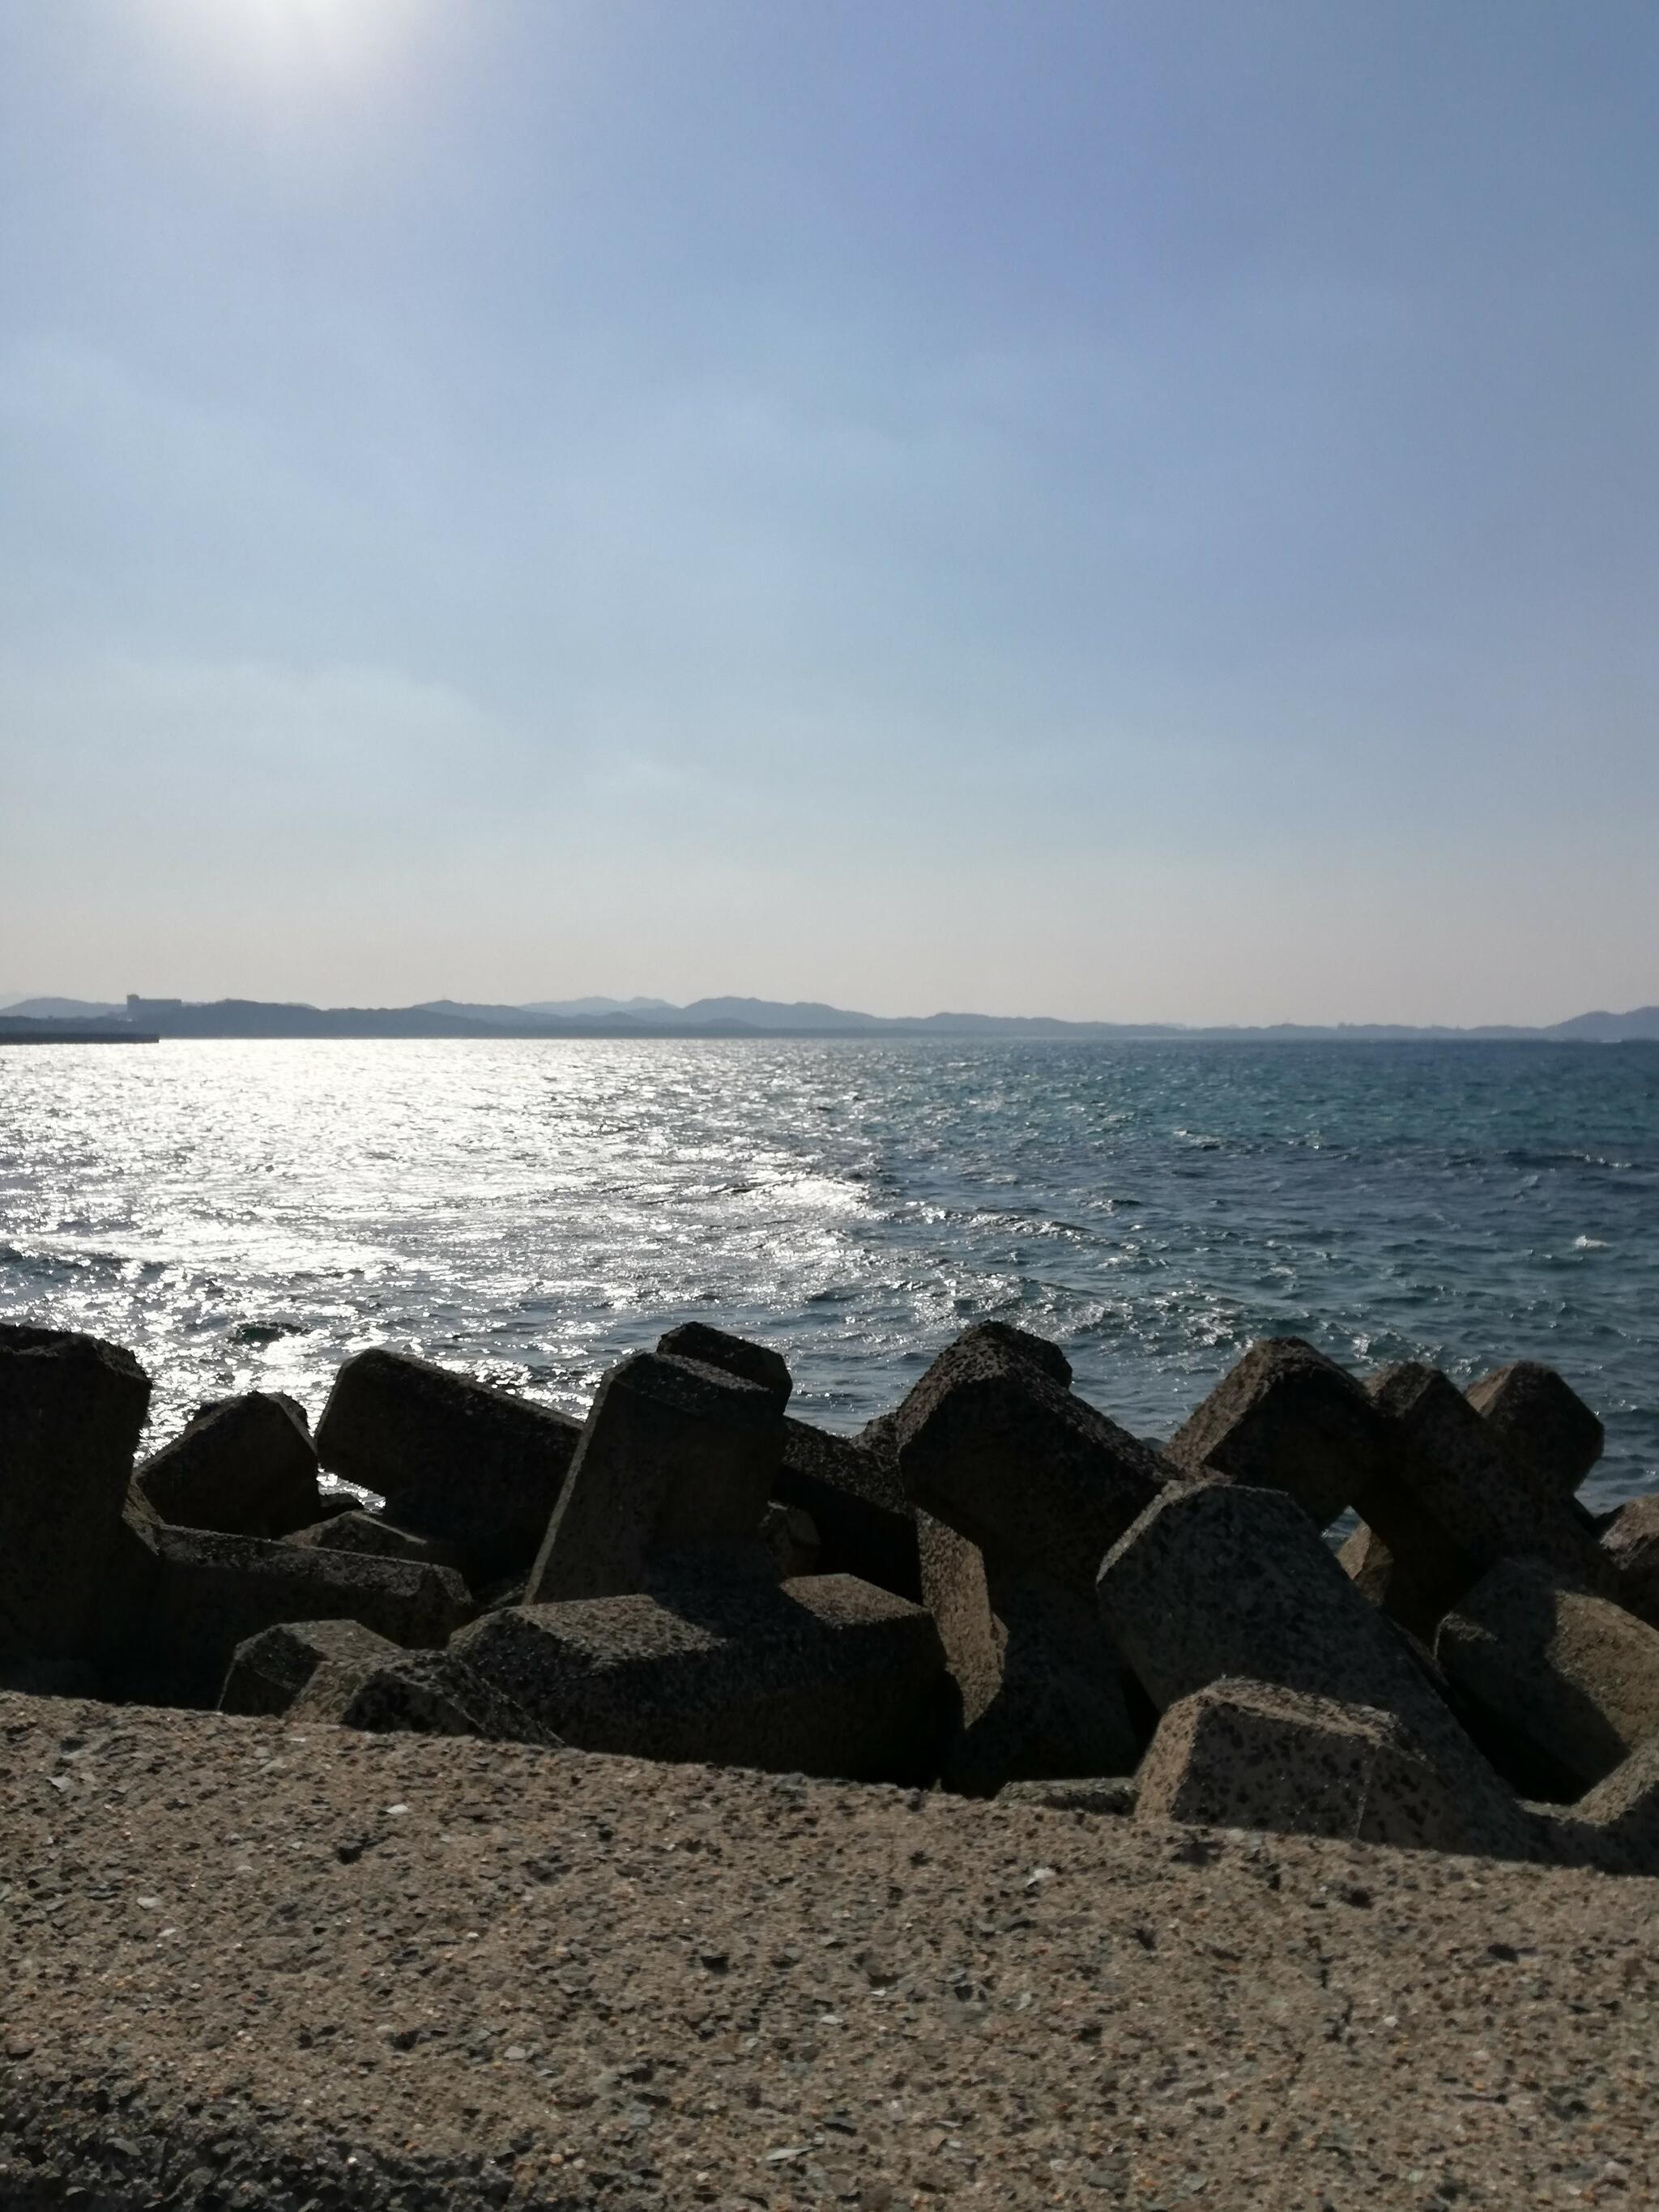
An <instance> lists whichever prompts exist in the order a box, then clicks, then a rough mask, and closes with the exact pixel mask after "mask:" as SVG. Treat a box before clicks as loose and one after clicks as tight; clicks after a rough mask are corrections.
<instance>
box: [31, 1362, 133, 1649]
mask: <svg viewBox="0 0 1659 2212" xmlns="http://www.w3.org/2000/svg"><path fill="white" fill-rule="evenodd" d="M148 1408H149V1376H147V1375H146V1374H145V1373H144V1370H143V1368H142V1367H140V1365H139V1364H138V1363H137V1360H136V1359H135V1358H133V1356H132V1354H131V1352H125V1351H123V1350H122V1348H121V1346H119V1345H117V1344H106V1343H105V1342H104V1341H103V1340H102V1339H101V1338H100V1337H95V1336H79V1335H76V1334H71V1333H70V1332H68V1331H65V1330H63V1329H49V1328H28V1327H27V1326H25V1325H23V1324H21V1323H17V1322H8V1323H5V1324H3V1325H0V1666H7V1665H10V1664H12V1663H14V1662H40V1661H47V1660H54V1659H68V1658H74V1657H77V1656H80V1655H81V1654H82V1652H83V1651H84V1650H85V1648H86V1645H87V1644H88V1638H92V1637H93V1636H94V1635H95V1632H96V1630H97V1627H98V1620H97V1614H98V1611H99V1607H100V1604H101V1601H102V1598H103V1589H104V1583H105V1580H106V1576H107V1575H108V1573H109V1571H110V1569H111V1564H112V1559H113V1557H114V1554H115V1551H116V1547H117V1546H118V1541H119V1536H120V1529H121V1514H122V1508H123V1505H124V1503H125V1498H126V1494H127V1486H128V1483H129V1481H130V1480H131V1474H132V1455H133V1453H134V1451H135V1449H137V1443H138V1437H139V1434H140V1431H142V1430H143V1425H144V1415H145V1413H146V1412H147V1410H148Z"/></svg>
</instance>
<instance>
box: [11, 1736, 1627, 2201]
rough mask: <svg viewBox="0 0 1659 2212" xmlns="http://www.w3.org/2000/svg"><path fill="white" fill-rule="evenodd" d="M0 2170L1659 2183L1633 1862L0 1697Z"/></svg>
mask: <svg viewBox="0 0 1659 2212" xmlns="http://www.w3.org/2000/svg"><path fill="white" fill-rule="evenodd" d="M0 2057H3V2064H0V2207H4V2208H6V2212H38V2208H41V2207H44V2206H46V2205H48V2204H53V2203H58V2202H59V2201H60V2200H61V2199H62V2198H63V2197H64V2195H65V2194H66V2192H67V2191H69V2190H70V2189H71V2188H75V2189H80V2190H84V2191H88V2195H87V2196H85V2197H81V2198H79V2199H78V2200H76V2201H78V2203H80V2204H81V2205H82V2207H83V2208H85V2212H125V2207H128V2206H138V2205H148V2204H151V2203H157V2202H159V2201H160V2200H161V2199H165V2200H166V2202H167V2205H168V2206H169V2207H179V2208H181V2212H192V2208H196V2207H207V2206H220V2205H226V2206H232V2207H237V2208H243V2207H246V2208H247V2212H254V2208H256V2207H258V2208H260V2212H264V2208H267V2207H283V2206H292V2207H293V2208H295V2212H300V2208H301V2207H303V2206H306V2205H307V2204H310V2205H312V2206H313V2208H317V2212H321V2209H322V2208H329V2207H334V2206H340V2207H344V2206H346V2205H359V2204H361V2205H363V2206H379V2205H382V2204H386V2205H391V2204H401V2205H405V2206H409V2207H410V2208H416V2207H419V2208H425V2207H428V2206H430V2207H437V2206H439V2205H443V2206H445V2207H447V2208H449V2207H453V2208H460V2212H465V2208H467V2207H470V2206H471V2205H474V2204H483V2203H489V2204H509V2203H534V2204H537V2205H544V2206H548V2207H559V2208H570V2212H574V2208H577V2207H586V2206H602V2207H605V2208H608V2209H610V2208H634V2207H664V2206H680V2205H687V2206H693V2205H704V2204H711V2205H718V2206H729V2207H738V2206H750V2205H764V2206H775V2207H781V2206H796V2205H812V2206H817V2205H824V2204H835V2203H844V2204H852V2205H857V2206H861V2207H882V2206H896V2205H912V2204H920V2205H933V2204H936V2203H945V2202H946V2201H950V2200H952V2199H956V2198H961V2199H964V2200H969V2201H975V2202H983V2203H994V2204H998V2205H1014V2206H1024V2205H1037V2204H1055V2203H1058V2204H1066V2205H1071V2204H1076V2205H1083V2206H1093V2205H1097V2204H1098V2205H1103V2206H1104V2205H1112V2204H1116V2203H1127V2204H1132V2205H1133V2206H1136V2207H1138V2208H1158V2207H1184V2206H1188V2205H1195V2206H1197V2207H1199V2208H1200V2212H1207V2208H1210V2207H1216V2208H1220V2207H1226V2208H1228V2212H1235V2208H1239V2207H1263V2208H1267V2207H1272V2208H1273V2212H1300V2209H1301V2208H1308V2212H1317V2208H1321V2207H1335V2208H1340V2212H1347V2208H1349V2207H1354V2208H1358V2207H1364V2208H1366V2212H1376V2208H1381V2207H1394V2206H1413V2207H1423V2208H1428V2212H1438V2208H1441V2207H1444V2206H1447V2205H1458V2206H1465V2205H1471V2204H1474V2205H1492V2206H1500V2205H1501V2206H1504V2207H1516V2206H1523V2205H1528V2206H1529V2205H1535V2204H1541V2205H1553V2204H1557V2203H1561V2204H1567V2203H1577V2204H1591V2203H1601V2204H1619V2205H1622V2206H1626V2207H1637V2206H1645V2205H1650V2204H1654V2203H1659V2098H1656V2076H1659V1883H1652V1882H1638V1881H1608V1880H1606V1879H1603V1878H1601V1877H1598V1876H1595V1875H1578V1874H1559V1873H1547V1872H1544V1871H1541V1870H1540V1869H1533V1868H1527V1867H1498V1866H1494V1865H1491V1864H1488V1863H1484V1862H1480V1861H1474V1860H1458V1859H1434V1858H1431V1857H1426V1856H1408V1855H1405V1854H1401V1853H1394V1852H1384V1851H1370V1850H1362V1849H1359V1848H1358V1847H1349V1846H1341V1845H1324V1844H1301V1843H1296V1842H1291V1841H1286V1840H1284V1839H1279V1838H1274V1839H1271V1840H1269V1839H1264V1838H1252V1837H1243V1836H1239V1835H1237V1834H1234V1835H1222V1836H1210V1835H1206V1834H1205V1833H1204V1832H1200V1831H1183V1830H1180V1829H1173V1828H1171V1829H1158V1830H1152V1829H1141V1828H1137V1827H1135V1826H1132V1825H1131V1824H1129V1823H1127V1822H1126V1821H1124V1820H1118V1819H1113V1818H1111V1817H1109V1816H1099V1815H1090V1814H1080V1813H1071V1812H1048V1811H1042V1810H1038V1809H1036V1808H1028V1807H1025V1806H1021V1805H1009V1804H1004V1805H994V1804H981V1803H968V1802H959V1801H952V1800H949V1799H945V1798H939V1797H931V1798H924V1797H921V1796H914V1797H913V1796H907V1795H905V1794H904V1793H902V1792H900V1791H897V1790H856V1789H852V1788H842V1787H839V1786H836V1785H834V1784H817V1783H814V1784H805V1783H798V1782H791V1781H788V1780H780V1779H777V1778H765V1777H759V1776H752V1775H739V1774H732V1773H721V1772H717V1771H713V1770H710V1769H707V1768H701V1767H651V1766H645V1765H639V1764H636V1763H635V1762H631V1761H628V1760H623V1759H600V1758H591V1757H585V1756H583V1755H581V1754H580V1753H553V1752H542V1751H534V1750H530V1749H527V1748H521V1747H513V1746H506V1747H503V1746H488V1747H486V1746H483V1745H480V1744H476V1743H472V1742H469V1741H447V1740H436V1739H430V1738H416V1737H378V1738H377V1737H371V1736H365V1735H352V1734H350V1733H348V1732H346V1731H344V1730H338V1729H331V1728H328V1727H325V1726H320V1725H313V1726H310V1727H297V1728H296V1727H291V1726H289V1725H288V1724H286V1723H283V1722H281V1721H252V1720H230V1719H221V1718H217V1717H210V1716H201V1715H193V1714H184V1713H161V1712H155V1711H143V1710H139V1709H126V1710H117V1709H112V1708H110V1707H102V1706H96V1705H74V1704H70V1703H67V1702H58V1701H47V1700H30V1699H22V1698H16V1697H3V1698H0Z"/></svg>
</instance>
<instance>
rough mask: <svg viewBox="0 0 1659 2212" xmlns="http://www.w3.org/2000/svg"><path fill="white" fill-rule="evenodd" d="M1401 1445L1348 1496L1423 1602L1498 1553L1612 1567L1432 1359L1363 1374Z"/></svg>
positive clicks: (1466, 1579) (1571, 1567)
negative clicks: (1382, 1470) (1430, 1364)
mask: <svg viewBox="0 0 1659 2212" xmlns="http://www.w3.org/2000/svg"><path fill="white" fill-rule="evenodd" d="M1365 1388H1366V1389H1367V1391H1368V1392H1369V1394H1370V1397H1371V1399H1372V1401H1373V1402H1374V1403H1375V1404H1376V1406H1377V1407H1378V1408H1379V1409H1380V1410H1381V1411H1382V1412H1383V1413H1386V1414H1387V1415H1388V1416H1389V1418H1390V1419H1392V1420H1393V1421H1394V1422H1395V1425H1396V1428H1397V1431H1398V1434H1399V1437H1400V1442H1401V1449H1400V1450H1399V1451H1397V1452H1396V1453H1395V1455H1394V1457H1393V1459H1392V1460H1391V1462H1389V1466H1388V1468H1387V1469H1386V1471H1385V1473H1384V1474H1382V1475H1381V1476H1380V1477H1379V1478H1378V1479H1377V1480H1375V1481H1373V1482H1371V1483H1370V1484H1369V1485H1368V1486H1367V1487H1366V1489H1365V1490H1364V1492H1363V1493H1362V1494H1361V1495H1360V1496H1359V1497H1358V1498H1356V1500H1355V1505H1356V1509H1357V1510H1358V1514H1359V1517H1360V1519H1361V1520H1362V1521H1364V1522H1365V1523H1366V1524H1367V1525H1368V1526H1369V1527H1370V1528H1375V1529H1376V1532H1377V1534H1378V1535H1380V1536H1381V1538H1382V1539H1383V1543H1384V1544H1385V1545H1386V1546H1387V1547H1388V1549H1389V1552H1390V1553H1392V1555H1393V1556H1394V1557H1395V1559H1397V1560H1399V1562H1400V1564H1401V1568H1402V1569H1403V1570H1404V1571H1406V1572H1407V1573H1408V1574H1409V1575H1410V1576H1411V1577H1413V1583H1414V1584H1415V1585H1416V1587H1417V1588H1418V1589H1419V1592H1421V1593H1424V1594H1427V1593H1429V1592H1432V1593H1433V1596H1432V1600H1431V1609H1434V1608H1436V1607H1437V1610H1438V1611H1439V1612H1440V1613H1444V1612H1446V1611H1448V1610H1449V1608H1450V1607H1451V1606H1452V1605H1454V1604H1455V1602H1456V1601H1457V1599H1458V1598H1459V1597H1460V1596H1462V1593H1463V1592H1464V1590H1466V1589H1468V1587H1469V1585H1470V1583H1473V1582H1475V1581H1477V1580H1478V1579H1479V1578H1480V1576H1481V1575H1483V1574H1485V1572H1486V1570H1487V1569H1488V1568H1489V1567H1495V1566H1496V1565H1498V1562H1499V1561H1500V1560H1502V1559H1514V1558H1521V1557H1526V1556H1528V1555H1533V1556H1535V1557H1537V1558H1540V1559H1547V1560H1548V1561H1549V1563H1550V1564H1551V1565H1553V1566H1556V1567H1559V1568H1560V1569H1561V1570H1562V1571H1564V1572H1565V1573H1566V1574H1569V1575H1571V1576H1572V1577H1573V1578H1574V1579H1575V1580H1576V1581H1578V1582H1580V1583H1583V1584H1584V1585H1585V1587H1586V1588H1589V1589H1595V1588H1598V1587H1601V1588H1608V1589H1610V1588H1611V1586H1612V1582H1613V1577H1612V1574H1611V1571H1610V1570H1609V1568H1608V1566H1607V1561H1606V1559H1605V1558H1604V1557H1603V1555H1602V1554H1601V1551H1600V1549H1599V1547H1597V1545H1596V1542H1595V1537H1594V1535H1593V1534H1592V1533H1591V1531H1590V1530H1589V1528H1587V1527H1586V1525H1585V1523H1584V1522H1583V1518H1582V1517H1581V1516H1579V1514H1578V1513H1577V1510H1575V1507H1574V1505H1573V1502H1572V1500H1571V1499H1570V1498H1563V1497H1562V1496H1561V1495H1560V1493H1559V1490H1557V1489H1554V1488H1553V1487H1552V1486H1551V1485H1550V1484H1549V1483H1547V1482H1546V1481H1545V1480H1542V1479H1541V1477H1540V1476H1539V1475H1538V1474H1536V1473H1535V1472H1534V1469H1533V1467H1532V1466H1531V1464H1530V1463H1529V1462H1528V1461H1526V1460H1522V1459H1519V1458H1516V1456H1514V1455H1512V1454H1511V1453H1510V1452H1509V1451H1508V1450H1506V1449H1505V1448H1504V1443H1503V1442H1502V1439H1501V1437H1500V1434H1499V1432H1498V1430H1497V1429H1496V1428H1495V1427H1494V1426H1493V1425H1492V1423H1491V1422H1490V1421H1489V1420H1487V1419H1485V1418H1484V1417H1483V1416H1482V1415H1481V1414H1480V1413H1477V1412H1476V1410H1475V1408H1474V1407H1473V1406H1472V1405H1471V1404H1470V1403H1469V1401H1468V1399H1467V1398H1465V1397H1464V1395H1463V1394H1462V1391H1460V1390H1459V1389H1456V1388H1455V1385H1454V1384H1452V1383H1449V1382H1448V1381H1447V1380H1446V1377H1445V1376H1443V1375H1442V1374H1440V1373H1439V1372H1438V1371H1437V1370H1436V1369H1434V1368H1432V1367H1425V1366H1422V1365H1420V1364H1416V1363H1413V1362H1405V1363H1402V1364H1401V1365H1399V1366H1395V1367H1387V1368H1383V1369H1382V1370H1379V1371H1378V1372H1377V1373H1376V1374H1375V1375H1373V1376H1370V1377H1369V1378H1368V1379H1367V1382H1366V1385H1365Z"/></svg>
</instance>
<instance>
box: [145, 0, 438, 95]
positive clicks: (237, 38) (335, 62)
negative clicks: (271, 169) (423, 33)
mask: <svg viewBox="0 0 1659 2212" xmlns="http://www.w3.org/2000/svg"><path fill="white" fill-rule="evenodd" d="M161 7H162V12H163V14H164V15H165V17H166V19H167V24H168V27H169V30H170V31H171V33H172V34H173V38H174V40H175V41H178V42H182V44H183V46H185V50H186V52H189V53H190V54H191V56H192V58H194V59H195V60H197V62H201V63H205V64H207V65H208V66H209V67H210V69H212V70H215V71H216V72H217V71H219V70H228V71H231V72H242V73H246V72H253V73H257V74H258V75H260V76H268V77H271V78H275V79H277V80H279V81H285V82H292V83H295V84H305V83H309V84H316V85H326V84H328V83H330V82H337V81H340V80H348V81H349V80H353V79H358V78H361V77H362V76H363V75H364V74H365V73H370V72H373V71H374V70H375V69H377V68H379V67H381V66H383V65H385V64H387V63H389V62H391V61H392V60H393V59H394V58H396V56H397V55H398V52H399V50H400V48H401V47H402V46H403V44H404V36H405V33H408V32H409V30H410V28H411V27H412V21H413V19H414V18H415V17H416V15H417V14H422V13H424V12H425V11H424V9H422V6H421V0H161Z"/></svg>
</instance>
